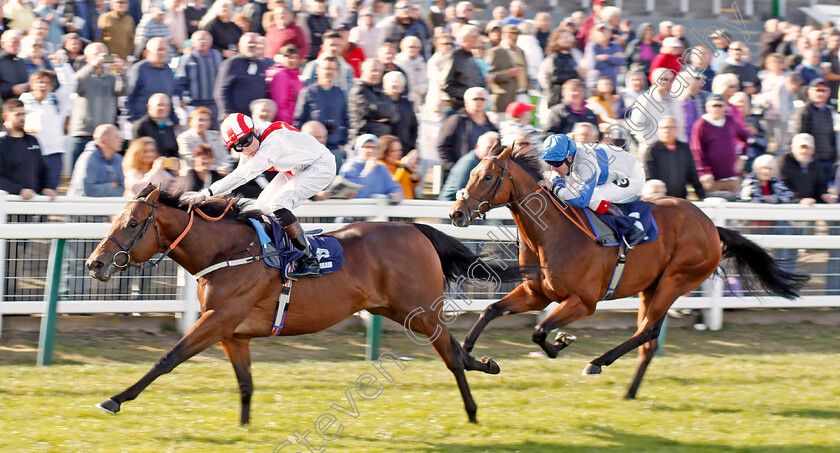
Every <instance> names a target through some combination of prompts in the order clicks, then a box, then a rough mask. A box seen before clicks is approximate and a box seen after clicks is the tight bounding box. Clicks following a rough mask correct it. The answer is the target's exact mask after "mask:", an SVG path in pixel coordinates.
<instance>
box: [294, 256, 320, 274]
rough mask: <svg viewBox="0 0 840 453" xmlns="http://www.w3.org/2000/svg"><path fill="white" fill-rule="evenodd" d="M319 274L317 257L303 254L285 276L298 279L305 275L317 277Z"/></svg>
mask: <svg viewBox="0 0 840 453" xmlns="http://www.w3.org/2000/svg"><path fill="white" fill-rule="evenodd" d="M320 275H321V265H320V264H318V259H317V258H315V257H313V256H310V255H308V254H307V255H303V256H302V257H300V258H298V260H297V261H296V262H295V265H294V269H292V271H291V272H289V273H288V274H287V275H286V276H287V277H289V278H290V279H292V280H298V279H301V278H307V277H319V276H320Z"/></svg>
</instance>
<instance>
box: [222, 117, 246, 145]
mask: <svg viewBox="0 0 840 453" xmlns="http://www.w3.org/2000/svg"><path fill="white" fill-rule="evenodd" d="M253 131H254V120H252V119H251V117H250V116H248V115H244V114H242V113H231V114H230V115H228V116H227V117H225V120H224V121H222V131H221V133H222V138H223V139H224V140H225V148H227V149H230V147H231V146H233V144H234V143H236V142H238V141H239V140H241V139H242V138H243V137H246V136H248V134H250V133H251V132H253Z"/></svg>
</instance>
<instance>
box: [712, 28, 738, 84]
mask: <svg viewBox="0 0 840 453" xmlns="http://www.w3.org/2000/svg"><path fill="white" fill-rule="evenodd" d="M709 38H710V39H711V40H712V44H714V46H715V48H714V49H712V62H711V63H709V67H710V68H712V71H714V72H715V74H718V73H719V72H720V70H721V68H723V65H725V64H726V60H727V59H728V58H729V52H728V51H727V49H728V48H729V43H731V42H732V36H731V35H730V34H729V32H728V31H726V30H724V29H720V30H715V31H713V32H712V33H711V34H710V35H709Z"/></svg>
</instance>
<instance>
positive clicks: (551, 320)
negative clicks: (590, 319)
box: [531, 294, 594, 359]
mask: <svg viewBox="0 0 840 453" xmlns="http://www.w3.org/2000/svg"><path fill="white" fill-rule="evenodd" d="M593 309H594V306H593V307H592V309H590V308H588V307H587V306H586V304H584V303H583V301H582V300H581V299H580V296H578V295H577V294H570V295H569V297H567V298H566V299H565V300H563V301H562V302H560V306H559V307H557V308H556V309H554V311H552V312H551V314H549V315H548V317H546V318H545V319H544V320H543V322H541V323H540V324H539V325H538V326H537V327H536V329H535V330H534V334H533V336H532V337H531V338H532V340H534V343H536V344H538V345H539V346H540V347H541V348H542V350H543V351H545V353H546V355H547V356H548V357H549V358H552V359H553V358H555V357H557V353H559V352H560V351H561V350H563V349H564V348H565V347H566V346H568V345H570V344H572V342H573V341H575V339H576V338H575V337H573V336H571V335H568V334H566V333H564V332H559V333H558V334H557V337H556V341H555V342H554V343H549V342H548V341H546V338H547V337H548V333H549V332H551V331H552V330H554V329H556V328H558V327H563V326H566V325H569V324H571V323H573V322H575V321H577V320H578V319H581V318H584V317H586V316H589V315H591V314H592V311H593Z"/></svg>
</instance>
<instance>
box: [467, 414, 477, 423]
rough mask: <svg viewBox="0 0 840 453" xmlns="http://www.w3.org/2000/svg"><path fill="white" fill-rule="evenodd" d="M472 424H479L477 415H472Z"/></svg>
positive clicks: (470, 416)
mask: <svg viewBox="0 0 840 453" xmlns="http://www.w3.org/2000/svg"><path fill="white" fill-rule="evenodd" d="M469 418H470V423H478V419H477V418H476V417H475V414H470V415H469Z"/></svg>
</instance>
